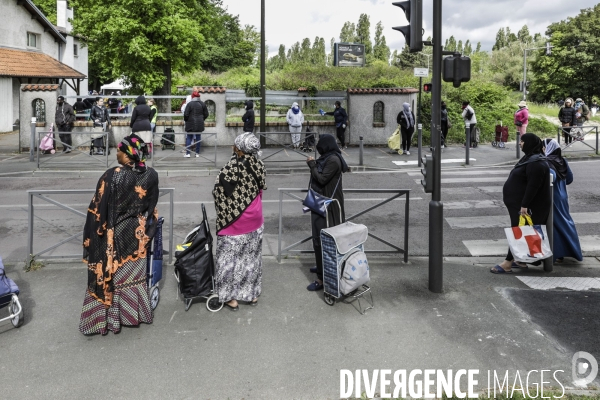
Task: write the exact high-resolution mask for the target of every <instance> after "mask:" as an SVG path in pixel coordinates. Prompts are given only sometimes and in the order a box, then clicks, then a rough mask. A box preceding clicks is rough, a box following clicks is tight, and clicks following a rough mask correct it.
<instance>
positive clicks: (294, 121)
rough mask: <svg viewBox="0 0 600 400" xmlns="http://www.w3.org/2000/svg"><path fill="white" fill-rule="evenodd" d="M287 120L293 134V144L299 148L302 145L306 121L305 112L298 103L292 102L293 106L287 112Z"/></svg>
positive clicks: (295, 147)
mask: <svg viewBox="0 0 600 400" xmlns="http://www.w3.org/2000/svg"><path fill="white" fill-rule="evenodd" d="M286 120H287V123H288V125H289V127H290V132H291V134H292V144H293V145H294V149H298V147H300V137H301V134H300V133H301V132H302V124H303V123H304V114H303V113H302V110H300V106H298V103H296V102H294V103H293V104H292V108H290V109H289V110H288V112H287V115H286Z"/></svg>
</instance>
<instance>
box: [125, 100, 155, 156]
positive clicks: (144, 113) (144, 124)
mask: <svg viewBox="0 0 600 400" xmlns="http://www.w3.org/2000/svg"><path fill="white" fill-rule="evenodd" d="M152 114H153V112H152V110H151V109H150V107H149V106H148V105H147V104H146V97H144V95H140V96H138V97H137V99H135V108H134V109H133V113H132V114H131V122H129V127H130V128H131V133H135V134H136V135H138V136H139V137H141V138H142V140H143V141H144V143H146V147H145V150H146V151H147V154H148V155H150V154H152V127H151V126H150V120H151V119H152Z"/></svg>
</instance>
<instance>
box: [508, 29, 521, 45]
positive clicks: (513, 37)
mask: <svg viewBox="0 0 600 400" xmlns="http://www.w3.org/2000/svg"><path fill="white" fill-rule="evenodd" d="M517 40H519V39H518V38H517V35H515V34H514V33H512V32H511V31H510V28H509V27H508V26H507V27H506V45H508V44H510V43H512V42H516V41H517Z"/></svg>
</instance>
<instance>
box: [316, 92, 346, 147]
mask: <svg viewBox="0 0 600 400" xmlns="http://www.w3.org/2000/svg"><path fill="white" fill-rule="evenodd" d="M321 111H323V110H321ZM321 114H322V115H333V118H334V119H335V135H336V136H337V138H338V140H339V141H340V147H341V148H342V149H347V148H348V146H346V125H348V114H347V113H346V110H344V107H342V103H340V102H339V101H336V102H335V110H333V111H331V112H322V113H321Z"/></svg>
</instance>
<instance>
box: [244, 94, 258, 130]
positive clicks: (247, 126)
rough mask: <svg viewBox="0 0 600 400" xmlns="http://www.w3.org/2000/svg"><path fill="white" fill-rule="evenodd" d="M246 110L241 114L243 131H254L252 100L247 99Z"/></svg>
mask: <svg viewBox="0 0 600 400" xmlns="http://www.w3.org/2000/svg"><path fill="white" fill-rule="evenodd" d="M245 108H246V112H245V113H244V115H242V122H243V123H244V132H254V121H255V115H254V102H253V101H252V100H248V101H247V102H246V105H245Z"/></svg>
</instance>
